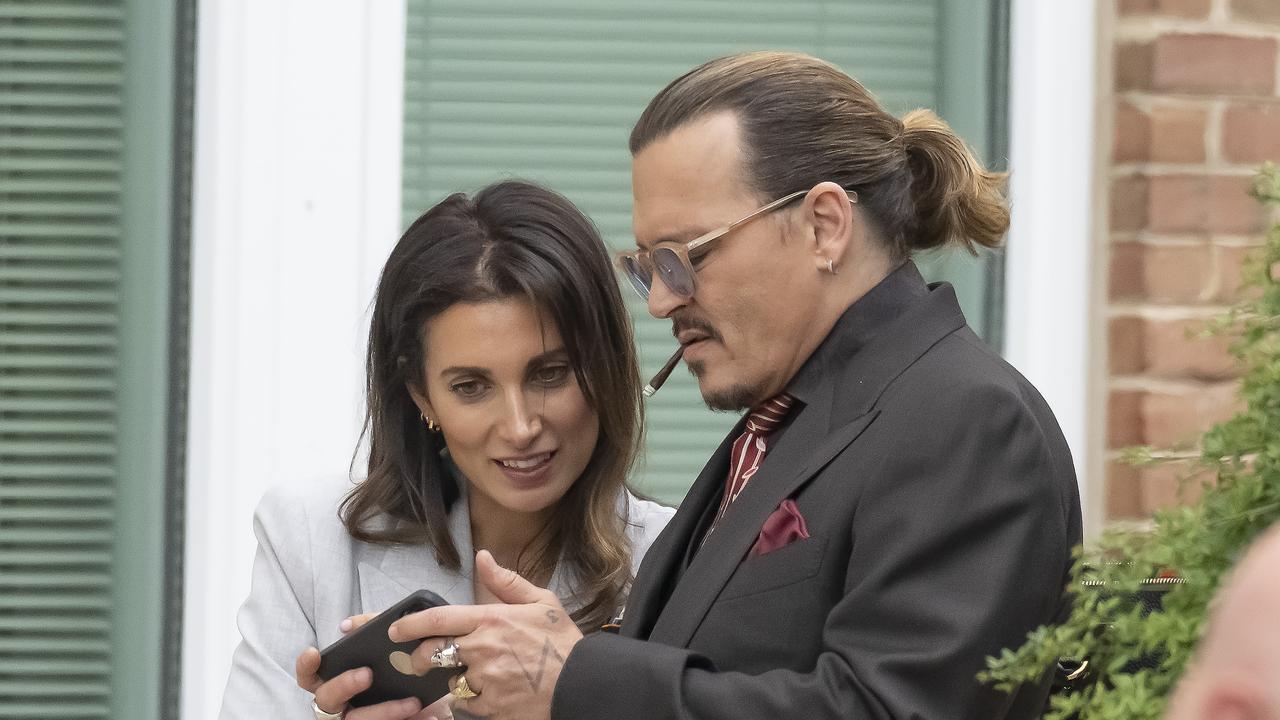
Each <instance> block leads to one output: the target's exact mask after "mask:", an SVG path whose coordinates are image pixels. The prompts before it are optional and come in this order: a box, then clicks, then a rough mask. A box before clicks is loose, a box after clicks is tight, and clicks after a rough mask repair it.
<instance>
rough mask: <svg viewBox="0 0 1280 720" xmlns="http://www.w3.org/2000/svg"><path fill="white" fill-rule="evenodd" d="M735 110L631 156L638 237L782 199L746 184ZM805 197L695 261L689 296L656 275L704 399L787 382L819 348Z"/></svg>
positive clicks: (709, 222) (666, 314) (720, 403)
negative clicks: (803, 217)
mask: <svg viewBox="0 0 1280 720" xmlns="http://www.w3.org/2000/svg"><path fill="white" fill-rule="evenodd" d="M745 177H746V176H745V170H744V168H743V163H742V154H741V151H740V149H739V132H738V121H737V118H736V117H735V116H734V115H733V114H732V113H728V112H724V113H717V114H713V115H710V116H707V117H705V118H700V119H696V120H694V121H692V122H689V123H686V124H685V125H682V126H680V127H678V128H676V130H675V131H673V132H672V133H671V134H669V135H667V136H666V137H663V138H661V139H659V140H658V141H656V142H654V143H653V144H651V145H649V146H648V147H646V148H645V149H644V150H642V151H640V152H639V153H638V154H636V156H635V158H634V161H633V163H632V177H631V179H632V192H633V194H634V199H635V206H634V209H633V222H634V226H635V235H636V245H637V246H638V247H639V248H640V249H648V248H650V247H651V246H652V245H653V244H654V243H655V242H658V241H664V240H666V241H679V242H687V241H689V240H692V239H694V238H695V237H697V236H699V235H701V234H703V233H706V232H708V231H711V230H714V229H716V228H719V227H723V226H725V225H728V224H729V223H731V222H734V221H735V220H738V219H739V218H741V217H743V216H745V215H747V214H748V213H750V212H752V211H753V210H755V209H756V208H758V207H760V206H761V205H763V204H764V203H766V202H769V201H771V200H774V199H775V198H763V199H761V198H759V197H757V196H756V195H755V194H754V193H752V192H751V191H750V190H749V189H748V183H747V182H746V180H745ZM802 204H803V201H802V200H798V201H796V202H795V203H794V204H791V205H788V206H787V207H786V208H784V209H782V210H779V211H777V212H775V213H773V214H770V215H767V216H764V217H760V218H757V219H755V220H752V221H751V222H749V223H746V224H744V225H743V226H741V227H738V228H735V229H734V230H732V231H730V232H729V233H728V234H727V235H725V236H724V237H722V238H720V239H718V240H716V241H714V242H713V243H712V244H711V245H709V246H708V250H707V252H706V253H705V254H703V255H701V257H700V259H695V262H694V267H695V268H696V270H697V289H696V291H695V293H694V295H693V297H691V298H682V297H680V296H678V295H676V294H674V293H672V292H671V290H670V289H669V288H668V287H667V286H666V285H664V284H663V282H662V281H661V280H660V279H658V278H656V277H655V278H654V281H653V288H652V291H651V292H650V295H649V312H650V314H652V315H653V316H654V317H658V318H669V319H670V320H671V324H672V332H673V334H674V335H675V336H676V339H677V340H678V341H679V342H680V343H681V344H682V345H683V346H684V347H685V353H684V359H685V362H686V364H688V366H689V369H690V370H691V371H692V372H693V374H694V375H695V376H697V378H698V386H699V389H700V390H701V391H702V398H703V400H704V401H706V403H707V405H709V406H710V407H712V408H715V409H719V410H741V409H745V408H748V407H751V406H753V405H756V404H758V403H760V402H762V401H764V400H767V399H768V398H769V397H771V396H773V395H774V394H776V393H778V392H781V391H782V390H783V389H785V387H786V384H787V382H788V381H789V380H790V379H791V377H792V376H793V375H794V374H795V373H796V371H797V370H799V368H800V365H802V364H803V363H804V360H805V359H806V357H807V356H808V354H809V352H810V351H811V350H812V343H811V342H807V341H806V340H807V339H808V336H809V335H811V334H812V332H813V329H812V327H811V323H808V322H806V317H807V316H810V315H811V312H812V309H813V308H814V307H816V304H817V300H818V290H819V276H818V272H817V271H816V269H815V264H814V261H813V252H812V249H811V248H810V247H809V245H810V244H809V243H806V242H805V241H804V233H803V232H802V231H801V230H802V228H799V224H798V223H796V222H792V221H793V220H794V219H795V215H794V214H795V213H798V212H800V210H799V208H800V207H801V206H802Z"/></svg>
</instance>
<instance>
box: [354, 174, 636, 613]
mask: <svg viewBox="0 0 1280 720" xmlns="http://www.w3.org/2000/svg"><path fill="white" fill-rule="evenodd" d="M506 298H521V299H526V300H528V301H530V302H531V303H532V304H533V306H534V307H536V308H538V309H539V310H541V311H542V312H544V313H546V315H547V316H548V317H550V318H551V319H552V320H554V322H555V323H556V327H557V329H558V330H559V331H560V336H561V338H562V339H563V340H564V344H565V349H566V351H567V352H568V355H569V362H570V364H571V365H572V366H573V369H574V373H575V375H576V377H577V381H578V385H579V386H580V387H581V389H582V393H583V395H584V396H585V398H586V400H587V402H588V404H590V406H591V407H592V408H593V409H594V410H595V412H596V414H597V415H598V417H599V419H600V433H599V440H598V441H597V443H596V447H595V450H594V452H593V453H592V455H591V458H590V460H589V461H588V463H587V467H586V469H585V470H584V471H583V473H582V475H581V476H580V477H579V478H578V480H577V481H576V482H575V483H574V484H573V485H572V486H571V487H570V488H569V490H568V492H566V493H565V495H564V497H563V498H562V499H561V500H560V502H559V504H558V505H557V506H556V511H555V513H554V516H553V518H552V520H551V522H550V525H549V526H548V527H546V528H545V529H543V533H544V534H543V535H542V536H541V537H543V538H545V540H546V542H545V546H544V548H543V550H542V551H541V552H538V553H535V554H534V556H533V557H531V558H530V559H529V562H527V563H526V562H525V561H524V558H522V559H521V562H520V566H519V567H517V568H516V569H517V570H518V571H520V572H521V573H522V574H525V575H528V576H534V577H548V576H549V575H550V573H551V571H552V569H553V568H554V567H555V565H556V563H557V561H560V560H561V559H563V561H564V562H567V563H568V565H569V568H568V569H569V570H570V571H571V572H570V573H569V577H572V578H575V579H576V584H575V586H574V587H573V588H572V590H573V593H574V596H575V600H576V603H578V604H580V609H578V610H577V611H576V612H575V613H574V621H575V622H577V623H578V625H579V626H581V627H583V628H584V629H594V628H598V627H600V625H602V624H603V623H604V622H605V621H607V620H608V619H609V617H610V616H611V615H612V614H613V613H614V611H615V610H616V608H617V607H618V606H619V605H620V604H621V602H622V600H623V597H624V594H625V592H626V589H627V586H628V585H629V583H630V581H631V547H630V544H629V543H628V542H627V535H626V523H627V518H626V514H625V512H626V511H625V505H624V504H621V503H619V497H620V495H621V494H622V493H623V490H624V488H625V487H626V478H627V474H628V473H629V472H630V469H631V466H632V463H633V462H634V459H635V457H636V454H637V451H638V449H639V443H640V438H641V435H642V429H643V422H644V418H643V409H642V406H641V404H640V396H639V389H640V375H639V369H638V367H637V363H636V356H635V346H634V343H633V335H632V329H631V321H630V319H629V317H628V316H627V313H626V309H625V306H624V305H623V302H622V296H621V294H620V293H619V290H618V286H617V283H616V282H615V280H614V277H613V271H612V266H611V264H610V261H609V255H608V252H607V251H606V249H605V246H604V243H603V242H602V240H601V239H600V234H599V232H598V231H597V230H596V228H595V227H594V226H593V225H592V224H591V221H590V220H588V219H587V218H586V216H584V215H583V214H582V213H581V212H580V211H579V210H578V209H577V208H576V207H574V206H573V204H572V203H570V202H569V201H568V200H566V199H565V198H564V197H562V196H560V195H559V194H557V193H555V192H552V191H550V190H547V189H545V188H542V187H539V186H537V185H533V184H530V183H525V182H518V181H505V182H500V183H497V184H494V185H491V186H489V187H487V188H485V189H483V190H481V191H480V192H478V193H476V195H475V197H474V198H468V197H467V196H466V195H464V194H461V193H458V194H455V195H451V196H450V197H448V198H446V199H445V200H443V201H442V202H440V203H439V204H438V205H436V206H435V207H433V208H431V209H430V210H428V211H427V212H426V213H425V214H424V215H422V217H420V218H418V220H417V221H415V222H414V223H413V224H412V225H411V226H410V227H409V229H408V230H406V231H405V233H404V235H403V236H402V237H401V238H400V241H399V242H398V243H397V244H396V246H395V248H394V249H393V250H392V251H391V256H390V258H388V260H387V263H386V266H385V267H384V268H383V270H382V277H381V279H380V281H379V283H378V290H377V295H376V297H375V300H374V306H373V322H372V325H371V327H370V330H369V345H368V353H367V366H366V373H367V382H366V402H367V413H366V417H365V424H364V432H363V437H364V438H367V439H368V442H369V464H368V471H367V474H366V477H365V479H364V481H363V482H361V483H359V484H358V485H357V486H356V488H355V489H354V490H352V491H351V493H350V494H349V495H348V496H347V497H346V499H345V500H344V501H343V503H342V507H341V510H340V513H341V516H342V520H343V522H344V523H345V525H346V527H347V531H348V532H349V533H350V534H351V536H352V537H354V538H356V539H357V540H361V541H364V542H369V543H378V544H420V545H426V546H429V547H431V548H432V549H433V550H434V551H435V554H436V558H437V560H438V561H439V562H440V564H441V565H443V566H444V567H446V568H449V569H452V570H455V571H456V570H458V569H459V568H460V567H461V562H460V558H459V556H458V549H457V546H456V545H455V544H454V542H453V538H452V537H451V536H450V534H449V526H448V513H449V509H450V508H451V507H452V505H453V503H454V502H455V501H456V500H457V498H458V494H459V488H458V486H457V483H456V482H455V480H454V479H453V477H452V475H451V474H450V473H449V471H448V469H447V468H446V466H445V463H444V460H443V459H442V451H443V450H444V449H445V448H444V440H443V438H442V436H441V435H440V434H439V433H435V432H430V431H428V430H427V428H426V426H425V424H424V423H423V421H422V418H421V417H419V414H418V408H417V406H416V405H414V403H413V401H412V399H411V397H410V396H409V392H408V387H410V386H412V387H423V386H424V385H425V383H424V378H423V377H422V370H423V361H424V358H425V355H424V352H430V351H431V349H430V348H424V346H423V339H424V332H425V329H426V325H427V323H428V322H429V321H430V320H431V319H432V318H433V317H435V316H436V315H438V314H440V313H441V312H443V311H444V310H446V309H447V308H449V307H450V306H452V305H454V304H455V303H459V302H481V301H486V300H499V299H506ZM362 439H363V438H362ZM380 516H389V517H390V518H393V519H395V520H398V521H400V522H398V523H385V522H384V523H379V522H375V520H376V519H377V518H379V517H380Z"/></svg>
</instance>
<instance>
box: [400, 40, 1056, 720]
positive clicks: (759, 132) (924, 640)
mask: <svg viewBox="0 0 1280 720" xmlns="http://www.w3.org/2000/svg"><path fill="white" fill-rule="evenodd" d="M631 150H632V155H633V167H632V180H633V192H634V200H635V205H634V225H635V232H636V246H637V250H636V251H635V252H633V253H628V254H626V255H624V256H623V257H622V258H621V264H622V266H623V267H624V268H625V270H626V272H627V274H628V278H629V279H630V280H631V282H632V284H633V285H634V286H635V287H636V289H637V290H638V291H639V292H640V293H641V295H643V296H645V297H647V300H648V303H649V310H650V312H651V313H652V314H653V315H655V316H657V317H661V318H668V319H670V320H671V322H672V331H673V333H674V334H675V336H676V338H677V340H678V341H679V342H680V344H681V345H682V346H683V348H684V359H685V361H686V362H687V364H688V366H689V368H690V370H691V371H692V372H693V373H694V375H696V377H697V379H698V384H699V388H700V390H701V392H702V395H703V398H704V399H705V400H706V402H707V404H708V405H710V406H711V407H713V408H719V409H726V410H747V411H748V413H747V415H746V417H744V419H743V421H742V422H741V423H739V425H738V427H737V428H735V429H734V431H733V432H732V433H731V434H730V435H729V437H727V438H726V439H725V441H724V442H723V443H722V444H721V446H720V448H719V449H717V450H716V452H715V454H714V455H713V456H712V458H711V460H710V461H709V462H708V463H707V465H706V467H705V468H704V469H703V471H702V473H701V474H700V475H699V477H698V479H697V480H696V482H694V484H693V486H692V488H691V489H690V491H689V494H688V496H687V497H686V499H685V501H684V502H683V504H682V505H681V507H680V510H679V512H678V513H677V514H676V516H675V518H674V519H673V520H672V521H671V523H670V525H668V527H667V529H666V531H665V532H664V533H663V534H662V535H661V536H660V537H659V539H658V540H657V542H656V543H655V544H654V545H653V547H652V548H651V549H650V551H649V554H648V555H647V556H646V558H645V560H644V563H643V565H642V566H641V568H640V571H639V574H638V577H637V578H636V580H635V583H634V586H633V589H632V592H631V596H630V599H629V601H628V605H627V609H626V616H625V620H624V621H623V623H622V627H621V632H620V634H619V635H611V634H606V633H595V634H592V635H590V636H588V637H586V638H583V637H582V635H581V633H580V632H578V630H577V628H574V627H573V625H572V623H571V622H569V621H568V620H567V618H566V616H565V615H564V612H563V610H562V609H561V608H560V607H559V606H558V605H557V604H556V603H555V601H554V599H553V598H551V597H550V595H549V594H548V593H546V592H545V591H542V590H539V589H537V588H533V587H531V586H530V585H528V583H525V582H523V581H522V580H520V579H519V578H518V577H516V576H515V575H514V573H510V572H507V571H503V570H502V569H500V568H498V567H497V566H496V565H495V564H494V563H493V561H492V558H490V557H489V556H488V555H487V554H485V553H481V554H480V555H479V556H478V558H477V574H478V576H479V578H480V579H481V581H482V582H484V583H485V584H486V585H489V586H490V588H491V589H492V590H493V591H494V593H495V594H496V595H497V596H498V597H499V598H500V599H501V600H503V601H504V602H506V603H508V605H506V606H501V605H497V606H485V607H473V608H444V609H438V610H431V611H427V612H425V613H423V614H422V615H420V616H414V617H410V618H405V619H404V620H402V621H401V622H400V623H398V625H397V627H396V628H395V629H394V631H393V638H398V639H408V638H414V637H419V638H428V637H429V638H436V639H432V640H428V641H427V642H425V643H423V646H422V647H420V648H419V651H418V652H417V653H415V656H414V661H415V664H416V665H417V666H418V667H419V669H425V668H426V667H428V666H429V665H430V664H431V662H430V660H431V656H432V653H433V651H436V650H437V649H438V648H441V647H449V643H448V642H447V641H446V640H445V639H443V638H449V637H452V638H455V640H454V643H456V648H453V647H449V650H448V651H446V653H445V658H446V659H445V660H444V662H448V660H449V659H452V658H453V657H455V655H456V656H458V657H460V659H461V661H462V662H463V663H465V664H466V665H467V670H466V673H465V678H466V683H465V684H464V685H463V687H462V688H460V689H459V690H458V692H457V695H458V696H459V697H464V698H466V699H463V700H460V701H459V702H458V703H457V705H456V708H457V709H459V710H461V711H466V712H472V713H476V714H480V715H490V716H492V717H495V718H501V719H504V720H505V719H506V718H546V717H548V716H550V717H552V718H558V719H559V718H563V719H570V718H573V719H577V718H584V719H585V718H637V720H638V719H640V718H644V719H646V720H651V719H653V718H688V717H692V718H778V717H802V718H806V719H807V720H814V719H823V718H832V719H834V718H881V717H921V718H925V717H928V718H937V717H947V718H958V717H982V718H996V717H1018V718H1022V717H1038V716H1039V712H1040V710H1042V709H1043V705H1044V698H1045V692H1046V690H1044V689H1043V688H1028V689H1026V691H1025V692H1023V693H1021V694H1020V695H1019V696H1017V697H1013V698H1011V697H1008V696H1005V695H1002V694H1000V693H998V692H995V691H994V690H991V689H989V688H984V687H982V686H980V685H979V683H978V682H977V680H976V679H975V675H976V674H977V673H978V672H979V671H980V670H982V668H983V667H984V665H983V659H984V658H985V657H986V656H988V655H990V654H993V653H997V652H998V651H999V650H1000V649H1001V648H1003V647H1006V646H1011V645H1015V644H1017V643H1019V642H1021V641H1022V639H1023V638H1024V636H1025V634H1026V633H1027V632H1028V631H1030V630H1032V629H1033V628H1035V627H1036V626H1038V625H1040V624H1043V623H1048V622H1051V621H1053V620H1054V619H1055V618H1056V617H1058V616H1060V614H1061V613H1062V612H1063V610H1064V604H1063V589H1064V587H1065V583H1066V579H1067V574H1068V569H1069V566H1070V563H1071V558H1070V550H1071V548H1072V547H1073V546H1074V545H1075V544H1077V543H1078V542H1079V541H1080V536H1081V524H1080V507H1079V497H1078V493H1077V489H1076V484H1075V477H1074V472H1073V470H1072V467H1071V460H1070V455H1069V452H1068V448H1067V446H1066V443H1065V441H1064V440H1063V437H1062V434H1061V432H1060V430H1059V428H1058V426H1057V423H1056V422H1055V420H1054V418H1053V415H1052V413H1051V412H1050V411H1049V408H1048V407H1047V406H1046V405H1045V403H1044V401H1043V399H1042V398H1041V397H1040V395H1039V394H1038V393H1037V392H1036V390H1035V389H1034V388H1033V387H1032V386H1031V385H1030V384H1029V383H1027V381H1026V380H1025V379H1023V378H1022V377H1021V376H1020V375H1018V374H1017V372H1016V371H1015V370H1013V369H1012V368H1011V367H1009V366H1008V365H1007V364H1005V363H1004V362H1003V361H1002V360H1001V359H1000V358H999V357H998V356H996V355H995V354H994V353H992V352H991V351H990V350H989V349H988V348H987V347H986V346H985V345H984V344H983V343H982V342H981V341H980V340H979V339H978V338H977V337H976V336H975V335H974V333H973V332H972V331H971V330H970V329H969V328H968V327H967V325H966V324H965V321H964V317H963V315H962V314H961V312H960V309H959V306H958V305H957V303H956V299H955V294H954V292H953V291H952V289H951V288H950V286H948V285H946V284H941V285H937V286H928V285H926V284H925V283H924V281H923V280H922V279H921V278H920V275H919V273H918V272H917V270H916V268H915V266H914V264H912V263H911V261H910V256H911V254H912V253H913V252H914V251H916V250H922V249H927V248H932V247H939V246H942V245H945V244H948V243H955V244H960V245H962V246H964V247H968V248H970V249H972V248H974V247H975V246H976V245H985V246H994V245H995V244H997V243H998V242H999V240H1000V237H1001V236H1002V235H1003V233H1004V231H1005V229H1006V228H1007V225H1008V213H1007V209H1006V206H1005V204H1004V201H1003V199H1002V198H1001V196H1000V193H999V188H1000V184H1001V181H1002V178H1001V177H1000V176H998V175H995V174H992V173H988V172H986V171H985V170H984V169H983V168H982V167H981V165H979V164H978V162H977V160H975V159H974V158H973V156H972V155H971V154H970V153H969V151H968V150H967V148H966V147H965V146H964V144H963V142H962V141H960V140H959V139H958V138H957V137H956V136H955V135H954V133H952V132H951V130H950V128H948V127H947V126H946V125H945V124H944V123H942V122H941V121H940V120H938V119H937V118H936V117H935V116H933V115H932V113H929V112H927V111H917V112H915V113H912V114H910V115H908V116H907V117H906V118H905V119H904V120H903V121H899V120H898V119H897V118H894V117H893V116H891V115H889V114H888V113H886V112H885V111H884V110H883V109H881V108H880V107H879V106H878V105H877V104H876V102H875V100H874V99H873V98H871V96H870V95H869V94H868V93H867V92H866V90H865V89H863V88H862V86H861V85H859V84H858V83H857V82H856V81H854V80H853V79H852V78H850V77H848V76H847V75H845V74H844V73H842V72H840V71H839V70H836V69H835V68H833V67H831V66H830V65H828V64H826V63H823V62H821V61H819V60H816V59H814V58H811V57H808V56H804V55H797V54H790V53H749V54H745V55H739V56H733V57H729V58H721V59H719V60H715V61H712V62H710V63H707V64H706V65H704V66H702V67H699V68H697V69H695V70H693V71H691V72H690V73H688V74H686V75H685V76H683V77H681V78H679V79H677V80H676V81H674V82H673V83H672V84H671V85H669V86H668V87H667V88H666V89H665V90H663V91H662V93H660V94H659V95H658V96H657V97H656V98H654V100H653V101H652V102H651V103H650V105H649V107H648V108H647V109H646V110H645V112H644V114H643V115H642V116H641V118H640V120H639V122H638V123H637V125H636V128H635V130H634V131H633V133H632V138H631ZM1046 291H1048V289H1046ZM455 650H456V653H455V652H454V651H455ZM441 661H442V660H441V656H440V655H439V654H438V653H437V654H436V664H439V663H440V662H441ZM473 694H478V695H476V696H474V697H473Z"/></svg>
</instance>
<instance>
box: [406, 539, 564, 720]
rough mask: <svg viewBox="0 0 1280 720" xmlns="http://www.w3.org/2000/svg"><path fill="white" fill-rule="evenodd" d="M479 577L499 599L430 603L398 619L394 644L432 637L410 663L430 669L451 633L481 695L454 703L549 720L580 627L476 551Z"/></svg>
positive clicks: (499, 715)
mask: <svg viewBox="0 0 1280 720" xmlns="http://www.w3.org/2000/svg"><path fill="white" fill-rule="evenodd" d="M476 577H477V578H478V579H479V580H480V582H481V584H483V585H484V586H485V587H486V588H488V589H489V591H490V592H492V593H493V594H494V595H495V596H496V597H497V598H498V599H499V600H501V601H502V602H503V603H504V604H501V605H451V606H445V607H436V608H430V609H428V610H423V611H421V612H418V613H414V614H413V615H408V616H406V617H404V618H401V619H400V620H397V621H396V622H395V623H394V624H393V625H392V626H391V629H390V631H389V633H388V634H389V635H390V637H391V639H392V640H393V641H395V642H404V641H406V640H415V639H427V638H434V639H435V640H429V641H427V642H424V643H422V644H421V645H419V646H418V649H417V650H415V651H414V653H413V666H414V669H416V670H418V671H419V672H425V671H426V670H429V669H430V668H431V667H432V665H431V653H433V652H435V650H436V649H437V648H439V647H441V646H442V645H444V644H445V642H443V641H442V640H441V639H443V638H453V641H454V642H456V643H457V644H458V648H459V653H458V654H459V656H460V657H461V659H462V662H463V664H465V665H466V666H467V671H466V678H467V685H468V686H470V688H471V689H472V690H474V691H475V692H477V693H479V696H478V697H475V698H471V699H469V700H456V701H454V708H455V709H458V710H465V711H466V712H469V713H473V714H475V715H482V716H486V717H490V718H493V719H494V720H547V718H549V717H550V716H551V694H552V692H553V691H554V690H555V687H556V680H557V679H558V678H559V677H560V670H561V668H563V667H564V662H565V659H566V658H567V657H569V653H570V651H572V650H573V646H574V645H576V644H577V643H578V641H579V640H581V639H582V632H581V631H579V630H578V627H577V626H576V625H574V624H573V621H572V620H570V619H569V615H568V613H566V612H565V610H564V607H563V606H562V605H561V604H560V600H559V599H557V598H556V596H555V595H554V594H552V592H551V591H550V590H544V589H543V588H540V587H537V586H535V585H533V584H532V583H530V582H529V581H527V580H525V579H524V578H522V577H520V576H519V575H517V574H516V573H515V572H513V571H511V570H507V569H505V568H503V567H500V566H499V565H498V563H497V562H496V561H495V560H494V559H493V556H492V555H490V554H489V552H488V551H486V550H481V551H480V552H478V553H476Z"/></svg>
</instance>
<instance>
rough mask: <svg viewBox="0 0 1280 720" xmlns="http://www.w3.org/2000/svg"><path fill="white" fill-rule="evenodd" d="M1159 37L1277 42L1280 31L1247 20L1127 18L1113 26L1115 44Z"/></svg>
mask: <svg viewBox="0 0 1280 720" xmlns="http://www.w3.org/2000/svg"><path fill="white" fill-rule="evenodd" d="M1162 35H1232V36H1235V37H1241V38H1254V39H1259V38H1260V39H1272V40H1277V39H1280V29H1277V28H1276V27H1275V26H1274V25H1269V24H1267V23H1261V22H1252V21H1249V20H1222V21H1214V20H1207V19H1199V20H1192V19H1188V18H1176V19H1175V18H1168V17H1158V16H1150V15H1147V16H1141V17H1135V16H1132V15H1126V16H1124V17H1122V18H1121V19H1120V20H1119V22H1117V23H1116V27H1115V33H1114V35H1113V38H1114V40H1115V41H1116V42H1117V43H1121V42H1133V41H1140V42H1141V41H1151V40H1155V39H1156V38H1159V37H1160V36H1162Z"/></svg>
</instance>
